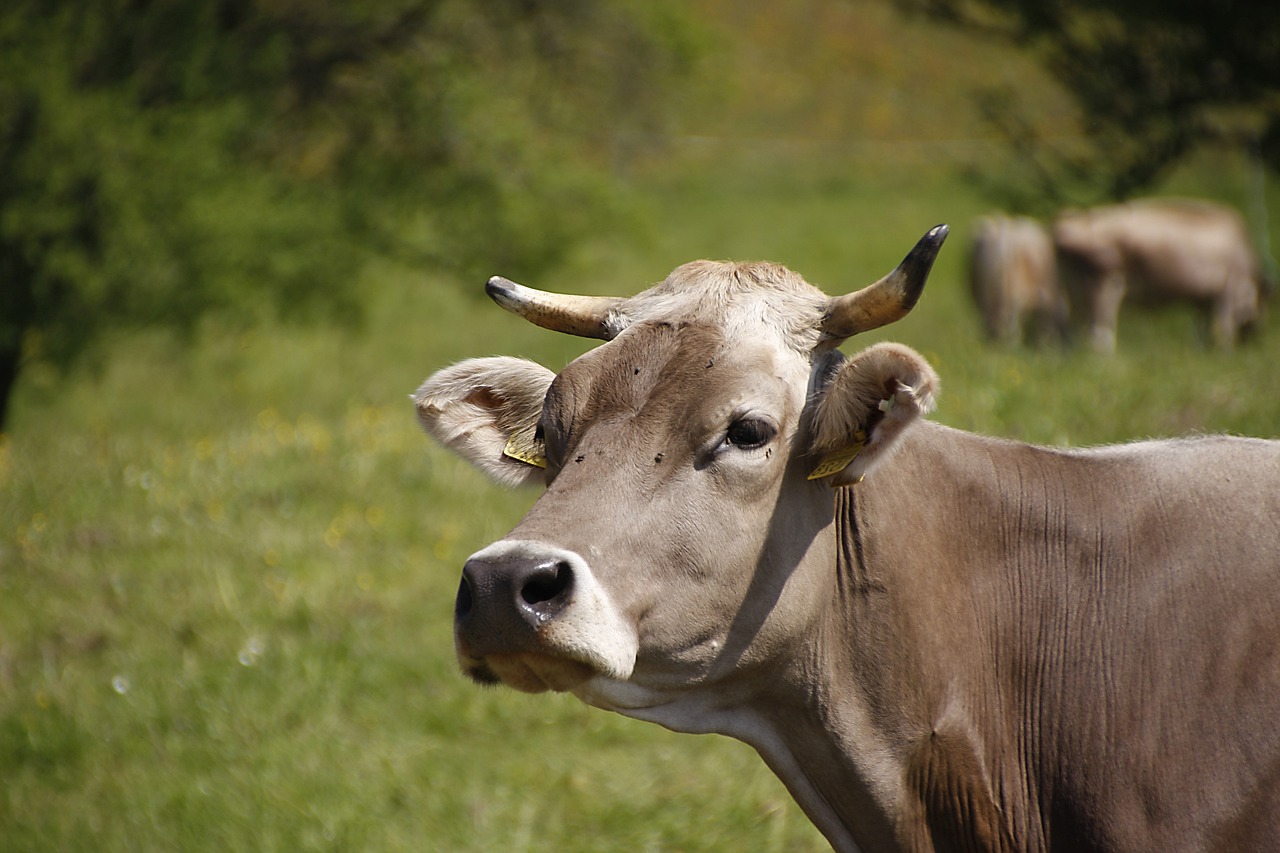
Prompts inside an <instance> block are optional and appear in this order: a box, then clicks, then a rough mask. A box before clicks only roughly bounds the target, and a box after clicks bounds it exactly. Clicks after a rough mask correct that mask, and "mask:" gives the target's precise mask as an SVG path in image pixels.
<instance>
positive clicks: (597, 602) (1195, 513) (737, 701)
mask: <svg viewBox="0 0 1280 853" xmlns="http://www.w3.org/2000/svg"><path fill="white" fill-rule="evenodd" d="M945 233H946V230H945V227H943V226H939V227H938V228H935V229H933V230H932V231H930V232H929V233H928V234H926V235H925V237H924V238H923V239H922V240H921V241H920V243H919V244H918V245H917V246H916V247H915V249H913V250H912V252H911V253H910V254H909V255H908V256H907V258H906V259H905V260H904V261H903V263H902V264H901V265H900V266H899V267H898V268H897V269H896V270H895V271H894V272H892V273H891V274H890V275H888V276H886V277H885V278H884V279H882V280H880V281H879V282H876V283H875V284H872V285H870V286H869V287H866V288H864V289H862V290H859V291H856V292H854V293H852V294H848V295H844V296H837V297H827V296H825V295H824V294H823V293H821V292H820V291H819V290H817V289H816V288H814V287H812V286H811V285H809V284H808V283H806V282H805V281H804V280H803V279H802V278H800V277H799V276H798V275H796V274H794V273H792V272H790V271H789V270H787V269H786V268H784V267H780V266H776V265H772V264H730V263H711V262H706V261H701V262H695V263H691V264H687V265H685V266H682V267H680V268H678V269H676V270H675V271H674V272H672V273H671V275H670V276H669V277H668V278H667V279H666V280H665V281H664V282H662V283H661V284H659V285H657V286H655V287H653V288H651V289H649V290H646V291H644V292H642V293H640V294H638V295H636V296H633V297H631V298H616V299H615V298H604V297H582V296H560V295H556V294H551V293H544V292H541V291H535V290H532V289H529V288H525V287H521V286H520V285H516V284H514V283H512V282H508V281H506V280H504V279H499V278H495V279H492V280H491V281H490V282H489V286H488V290H489V293H490V295H491V296H492V297H493V298H494V299H495V300H496V301H497V302H498V303H499V304H501V305H502V306H503V307H505V308H508V309H510V310H511V311H514V312H515V313H517V314H520V315H522V316H524V317H525V318H526V319H528V320H531V321H532V322H534V323H537V324H539V325H541V326H544V327H547V328H549V329H555V330H559V331H563V332H568V333H571V334H576V335H587V336H592V337H596V338H600V339H602V340H604V341H605V343H603V344H602V345H600V346H598V347H596V348H595V349H593V350H591V351H589V352H587V353H586V354H584V355H582V356H581V357H579V358H578V359H576V360H574V361H573V362H571V363H570V364H569V365H568V366H567V367H565V368H564V370H562V371H561V372H560V373H559V375H556V374H554V373H553V372H552V371H550V370H547V369H546V368H544V367H541V366H539V365H537V364H535V363H533V362H529V361H524V360H520V359H514V358H485V359H473V360H469V361H464V362H461V363H459V364H456V365H454V366H452V367H448V368H445V369H443V370H441V371H440V372H438V373H436V374H435V375H433V376H431V377H430V378H429V379H428V380H427V381H426V382H425V383H424V384H423V385H422V387H421V388H420V389H419V390H418V392H417V394H416V395H415V397H416V405H417V411H418V416H419V418H420V419H421V421H422V423H423V425H424V426H425V427H426V429H427V431H428V432H429V433H430V434H431V435H433V436H434V437H435V438H437V439H438V440H440V441H441V442H442V443H443V444H445V445H446V446H447V447H450V448H452V449H453V450H455V451H457V452H458V453H460V454H461V455H462V456H463V457H465V458H467V459H469V460H471V461H472V462H474V463H475V464H477V465H478V466H479V467H480V468H482V469H483V470H484V471H486V472H488V473H489V474H490V475H492V476H493V477H495V478H497V479H498V480H501V481H503V482H505V483H512V484H514V483H523V482H527V483H536V484H541V485H542V486H543V487H544V489H545V490H544V491H543V492H542V494H541V495H540V496H539V498H538V500H537V501H536V502H535V503H534V505H533V507H532V508H531V509H530V511H529V513H528V514H527V515H526V516H525V517H524V519H523V520H522V521H520V522H519V524H517V525H516V527H515V528H514V529H513V530H512V531H511V532H510V533H509V534H508V535H506V536H505V537H503V538H502V539H500V540H498V541H497V542H494V543H492V544H490V545H488V546H486V547H484V548H482V549H481V550H479V551H478V552H476V553H475V554H474V555H472V556H471V558H470V559H468V560H467V562H466V565H465V566H464V567H463V570H462V582H461V584H460V587H459V590H458V595H457V601H456V607H455V643H456V652H457V655H458V659H459V662H460V664H461V667H462V669H463V670H464V672H465V673H467V674H468V675H469V676H470V677H471V678H473V679H474V680H476V681H478V682H481V683H486V684H494V683H501V684H506V685H508V686H510V687H513V688H515V689H518V690H523V691H530V692H537V691H544V690H556V691H568V692H571V693H573V694H574V695H576V696H577V697H578V698H580V699H581V700H583V701H584V702H587V703H589V704H591V705H594V706H596V707H599V708H604V709H607V710H611V711H616V712H618V713H621V714H625V715H628V716H631V717H636V718H639V719H643V720H649V721H652V722H656V723H659V724H661V725H663V726H666V727H668V728H670V729H674V730H677V731H682V732H695V733H698V732H718V733H721V734H724V735H728V736H730V737H734V738H738V739H740V740H742V741H745V742H746V743H748V744H750V745H751V746H752V747H754V748H755V749H756V750H757V751H758V752H759V754H760V755H761V756H762V757H763V759H764V760H765V761H766V762H767V763H768V765H769V767H770V768H771V769H772V770H773V771H774V772H775V773H776V774H777V775H778V776H779V777H780V778H781V779H782V781H783V782H784V783H785V784H786V786H787V788H788V790H789V791H790V792H791V794H792V795H793V796H794V797H795V799H796V801H797V802H798V803H799V804H800V806H801V808H802V809H803V810H804V811H805V813H806V814H807V815H808V816H809V818H810V819H811V820H812V821H813V822H814V823H815V824H816V825H817V827H818V828H819V830H820V831H821V832H822V833H823V834H824V835H825V836H826V838H827V839H828V840H829V841H830V843H831V845H832V846H833V847H834V848H836V849H837V850H840V851H854V850H862V851H940V850H984V851H991V850H1039V851H1049V850H1054V851H1103V850H1105V851H1152V853H1154V851H1160V853H1168V851H1189V850H1197V851H1200V850H1223V851H1241V850H1261V849H1275V847H1274V845H1275V844H1276V840H1277V839H1280V725H1277V721H1280V442H1274V441H1264V440H1260V439H1247V438H1227V437H1201V438H1194V439H1187V440H1174V441H1148V442H1142V443H1138V444H1131V445H1122V446H1116V447H1105V448H1099V449H1092V450H1061V449H1052V448H1045V447H1036V446H1031V445H1027V444H1022V443H1018V442H1014V441H1008V440H1002V439H995V438H988V437H984V436H981V435H974V434H971V433H967V432H962V431H959V430H956V429H951V428H948V427H945V426H941V425H938V424H935V423H933V422H930V421H928V420H926V419H924V418H923V417H922V416H923V415H924V414H926V413H927V412H928V411H929V410H930V408H931V406H932V405H933V401H934V397H935V395H936V394H937V391H938V379H937V377H936V375H935V373H934V371H933V369H932V368H931V367H930V366H929V364H928V363H926V362H925V360H924V359H923V358H922V357H921V356H920V355H918V354H917V353H916V352H914V351H913V350H911V349H909V348H907V347H905V346H902V345H898V344H893V343H880V344H876V345H874V346H871V347H869V348H868V349H866V350H863V351H862V352H859V353H857V354H856V355H852V356H848V357H846V356H845V355H844V354H842V353H841V352H840V351H839V350H838V349H837V347H838V346H839V344H840V343H841V342H842V341H843V340H845V339H846V338H849V337H851V336H853V335H856V334H858V333H860V332H864V331H867V330H869V329H873V328H876V327H878V326H881V325H884V324H886V323H889V322H893V321H894V320H897V319H899V318H900V317H902V316H904V315H905V314H906V313H907V311H909V310H910V309H911V307H912V306H913V305H914V303H915V301H916V299H917V298H918V296H919V295H920V292H921V288H922V286H923V284H924V280H925V277H926V275H927V273H928V271H929V268H930V265H931V264H932V261H933V258H934V256H935V254H936V252H937V250H938V248H939V246H940V245H941V243H942V240H943V238H944V237H945ZM570 736H571V735H570Z"/></svg>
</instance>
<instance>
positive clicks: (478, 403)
mask: <svg viewBox="0 0 1280 853" xmlns="http://www.w3.org/2000/svg"><path fill="white" fill-rule="evenodd" d="M555 378H556V375H555V374H554V373H552V372H551V371H550V370H547V369H546V368H545V367H543V366H542V365H540V364H536V363H535V362H532V361H527V360H525V359H522V358H505V357H498V358H473V359H470V360H469V361H463V362H460V363H458V364H455V365H453V366H452V367H446V368H445V369H444V370H441V371H438V372H437V373H435V374H433V375H432V376H431V377H430V378H428V379H427V381H426V382H424V383H422V386H421V387H420V388H418V391H417V393H415V394H414V395H413V402H414V403H415V405H416V406H417V409H418V420H419V422H420V423H421V424H422V426H423V428H424V429H426V431H427V432H428V433H430V434H431V437H432V438H434V439H436V440H437V441H439V442H440V443H441V444H443V445H444V446H445V447H447V448H449V449H450V450H452V451H453V452H454V453H457V454H458V455H459V456H461V457H462V458H463V459H466V460H467V461H468V462H470V463H472V464H473V465H475V466H476V467H477V468H479V469H480V470H481V471H483V472H484V473H486V474H488V475H489V476H490V477H492V478H493V479H495V480H497V481H498V482H499V483H503V484H504V485H509V486H518V485H523V484H526V483H541V482H543V481H544V479H545V477H544V474H543V470H542V469H543V468H545V467H546V464H547V463H546V456H545V454H544V452H543V447H542V440H541V437H540V436H539V435H538V433H537V427H538V418H539V417H540V416H541V414H542V403H543V401H544V400H545V399H546V396H547V389H548V388H549V387H550V386H551V380H553V379H555Z"/></svg>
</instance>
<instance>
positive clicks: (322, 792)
mask: <svg viewBox="0 0 1280 853" xmlns="http://www.w3.org/2000/svg"><path fill="white" fill-rule="evenodd" d="M673 156H676V155H673ZM679 156H680V157H682V158H683V161H684V164H683V167H682V168H679V169H675V168H670V167H667V168H664V169H662V170H660V171H655V172H654V174H653V175H651V176H646V175H644V174H641V175H639V176H637V178H636V179H635V183H636V184H637V185H638V186H640V187H642V188H643V189H642V190H640V192H641V198H640V203H641V207H642V212H641V214H640V215H638V216H637V217H636V220H635V222H634V223H633V227H632V228H630V229H629V230H628V231H627V233H623V234H613V235H607V236H604V237H602V238H601V239H599V240H597V241H594V242H592V243H589V244H587V245H585V246H583V247H582V248H581V249H580V250H579V251H577V252H576V253H575V254H574V256H573V258H572V259H571V260H570V262H569V263H568V264H567V265H566V266H565V268H564V269H563V270H562V271H561V273H560V274H559V276H558V277H557V278H556V280H552V281H530V282H527V283H528V284H531V285H534V286H539V287H544V288H548V289H558V290H564V291H573V292H586V293H618V294H626V293H631V292H634V291H636V290H639V289H640V288H642V287H643V286H645V285H647V284H648V283H650V282H653V281H655V280H658V279H660V278H662V277H663V276H665V275H666V273H667V272H668V271H669V270H670V269H671V268H672V267H674V266H675V265H677V264H678V263H681V262H683V261H687V260H690V259H693V258H696V257H728V258H736V259H757V258H764V259H770V260H775V261H779V262H782V263H786V264H787V265H788V266H791V267H792V268H793V269H795V270H797V271H798V272H800V273H802V274H803V275H805V276H806V277H807V278H809V280H810V281H813V282H814V283H817V284H819V285H821V286H822V287H824V289H826V290H827V291H828V292H832V293H835V292H844V291H847V290H851V289H854V288H856V287H860V286H862V285H864V284H866V283H869V282H870V281H872V280H874V279H875V278H878V277H879V276H880V275H882V274H883V273H884V272H887V271H888V270H889V269H891V268H892V266H893V265H894V264H895V263H897V261H898V260H899V259H900V258H901V257H902V255H903V254H904V253H905V252H906V250H907V249H909V248H910V246H911V245H912V244H913V242H914V241H915V240H916V239H917V238H918V237H919V236H920V235H921V234H922V233H924V231H925V230H927V229H928V228H929V227H930V226H932V225H934V224H936V223H938V222H948V223H950V224H951V226H952V229H953V233H952V236H951V238H950V240H949V242H948V244H947V245H946V246H945V247H944V249H943V253H942V256H941V258H940V259H939V261H938V264H937V266H936V268H935V270H934V273H933V276H932V279H931V281H930V284H929V286H928V288H927V289H926V291H925V296H924V298H923V300H922V301H921V303H920V305H919V307H918V308H917V309H916V311H915V312H914V313H913V314H912V315H911V316H910V317H908V318H907V319H906V320H904V321H903V322H901V323H899V324H897V325H895V326H893V327H890V328H888V329H885V330H881V331H879V332H876V333H874V334H872V335H867V336H865V338H858V339H855V340H853V341H850V342H848V343H847V344H846V346H845V349H846V350H847V351H853V350H856V349H858V348H861V347H862V346H865V345H866V344H867V343H868V342H870V341H874V340H880V339H886V338H891V339H894V340H898V341H902V342H903V343H906V344H908V345H911V346H913V347H915V348H917V349H919V350H920V351H921V352H922V353H924V354H925V355H926V356H927V357H928V358H929V359H930V360H931V361H932V363H933V364H934V366H935V367H936V368H937V370H938V371H939V373H940V374H941V376H942V382H943V393H942V397H941V400H940V406H939V409H938V411H937V413H936V415H935V417H936V419H937V420H939V421H942V422H945V423H949V424H952V425H954V426H957V427H961V428H964V429H972V430H977V431H983V432H989V433H995V434H1001V435H1008V436H1014V437H1018V438H1023V439H1027V440H1031V441H1037V442H1044V443H1051V444H1072V445H1081V444H1094V443H1100V442H1108V441H1118V440H1127V439H1134V438H1143V437H1148V436H1167V435H1176V434H1180V433H1185V432H1195V431H1209V432H1217V431H1223V432H1237V433H1246V434H1253V435H1264V436H1277V435H1280V378H1278V377H1277V372H1276V369H1275V365H1277V364H1278V363H1280V328H1276V323H1275V322H1272V323H1271V326H1270V328H1267V329H1265V330H1264V331H1263V333H1262V334H1261V336H1260V337H1259V338H1258V339H1257V340H1254V341H1251V342H1249V343H1248V344H1246V345H1245V346H1243V347H1241V348H1239V349H1237V350H1236V351H1234V352H1230V353H1225V352H1219V351H1216V350H1214V349H1212V348H1211V347H1209V346H1207V344H1206V343H1205V341H1204V340H1203V336H1202V335H1201V333H1200V331H1199V330H1198V327H1197V323H1196V318H1195V317H1194V315H1193V314H1192V313H1190V312H1188V311H1182V310H1169V311H1164V312H1161V313H1158V314H1146V315H1144V314H1136V313H1131V312H1130V313H1126V314H1125V315H1124V317H1123V318H1122V322H1121V329H1120V347H1119V352H1118V353H1117V354H1116V355H1115V356H1114V357H1111V358H1102V357H1098V356H1094V355H1092V354H1090V353H1088V352H1086V351H1083V350H1080V349H1065V350H1064V349H1060V348H1048V349H1024V348H999V347H993V346H991V345H989V344H987V343H986V342H985V341H983V340H982V338H981V335H980V330H979V326H978V322H977V318H976V316H975V315H974V313H973V310H972V308H971V306H970V303H969V301H968V297H967V288H966V284H965V279H964V269H965V263H966V261H967V252H966V240H967V236H968V235H967V228H968V223H969V222H970V221H971V219H972V218H973V216H975V215H976V214H977V213H979V212H982V211H984V210H986V209H987V205H986V202H984V201H983V200H982V199H981V198H979V197H978V196H977V195H976V193H975V192H974V191H973V190H972V188H970V187H969V186H968V185H967V184H965V183H963V182H962V181H960V180H959V179H957V178H956V177H955V176H954V175H953V174H952V173H951V172H950V171H949V170H948V169H947V168H946V167H945V165H943V164H938V163H934V162H932V161H927V162H926V161H924V160H918V159H916V158H915V155H912V154H911V153H910V152H906V153H904V152H902V151H898V152H896V153H895V152H892V151H889V150H887V149H886V150H876V151H871V152H865V151H864V152H860V153H857V154H849V153H847V152H846V153H842V154H839V155H838V156H837V155H836V154H834V153H832V152H831V151H829V150H827V149H820V150H817V151H809V150H806V151H801V152H796V151H791V152H783V153H779V152H777V151H772V150H771V151H769V152H767V155H765V154H761V153H760V151H759V150H757V149H751V150H746V149H743V150H736V149H735V150H732V151H724V150H702V149H696V150H693V149H690V150H684V151H682V152H679ZM766 157H767V160H766ZM1247 179H1248V171H1247V169H1246V168H1245V167H1244V166H1242V165H1241V164H1239V163H1235V162H1233V161H1229V160H1228V161H1222V162H1219V161H1205V162H1201V163H1198V164H1195V165H1194V166H1192V167H1191V168H1189V169H1188V170H1186V171H1184V172H1183V173H1180V174H1179V175H1177V176H1175V177H1174V178H1173V179H1172V181H1171V183H1170V186H1169V189H1170V190H1171V191H1179V192H1188V193H1195V194H1205V195H1213V196H1217V197H1222V198H1226V199H1227V200H1233V201H1237V202H1239V196H1240V194H1241V192H1242V190H1241V187H1242V186H1245V184H1246V182H1247ZM1267 191H1268V193H1269V200H1270V207H1271V209H1272V210H1275V209H1277V202H1280V188H1278V187H1277V186H1276V182H1275V181H1274V180H1273V181H1272V182H1271V183H1270V184H1269V185H1268V187H1267ZM1270 229H1271V234H1270V236H1271V242H1272V245H1280V223H1277V222H1272V224H1271V226H1270ZM494 272H495V273H502V272H503V271H502V270H494ZM481 284H482V283H481V282H456V281H452V280H449V279H445V278H441V277H437V276H435V275H433V273H432V272H431V271H430V270H411V269H404V268H395V267H387V268H382V269H377V270H371V271H370V272H369V273H368V282H367V293H368V313H367V316H366V317H365V318H364V320H363V321H362V322H360V323H358V324H354V325H348V326H340V327H339V326H319V327H314V326H313V327H305V328H299V327H293V326H281V325H275V324H270V323H267V324H263V325H261V326H254V327H235V328H229V327H226V326H222V325H218V324H216V323H210V324H209V325H207V326H206V327H205V328H204V329H203V330H202V331H201V333H200V334H199V335H198V336H197V338H196V339H195V340H193V341H189V342H184V343H179V342H175V341H173V340H171V339H168V338H163V337H159V336H150V335H134V336H129V337H122V338H120V339H119V340H117V341H115V342H113V343H112V345H111V346H110V348H109V349H108V350H107V356H109V357H106V358H104V359H103V360H102V361H101V362H100V363H99V364H97V365H92V366H89V367H86V368H85V369H83V370H81V371H78V372H77V373H75V374H73V375H72V376H70V377H68V378H65V379H59V378H57V377H53V376H49V375H45V374H40V373H35V374H31V375H29V376H27V377H26V378H25V379H24V382H23V384H22V386H21V387H20V390H19V394H18V397H17V399H16V400H15V404H14V419H13V423H12V428H11V430H10V431H9V433H8V434H7V435H6V436H5V437H4V438H3V442H2V443H0V778H2V779H3V783H2V785H0V848H2V849H4V850H11V851H19V850H32V851H36V850H66V851H72V850H94V851H125V850H205V849H218V850H263V851H269V850H281V851H284V850H288V851H304V850H424V849H425V850H433V851H434V850H439V851H495V850H503V851H522V850H524V851H551V850H555V851H596V850H638V851H640V850H654V851H658V850H664V851H665V850H680V851H712V850H739V849H750V850H761V851H778V850H792V851H801V850H823V849H827V848H826V845H825V843H824V842H823V840H822V839H821V837H820V836H819V835H818V834H817V833H816V831H814V830H813V829H812V828H811V827H810V826H809V825H808V823H807V821H806V820H805V819H804V817H803V815H801V814H800V812H799V811H798V809H797V808H796V807H795V806H794V805H793V804H792V803H791V801H790V799H789V797H788V796H787V794H786V792H785V791H784V790H783V788H782V787H781V785H780V784H779V783H778V782H777V781H776V780H774V778H773V777H772V776H771V775H770V774H769V773H768V771H767V770H766V769H765V767H764V765H763V763H762V762H760V761H759V760H758V759H757V758H756V756H755V755H754V754H753V753H752V752H751V750H750V749H748V748H747V747H745V746H743V745H741V744H738V743H735V742H732V741H730V740H728V739H725V738H719V737H711V736H705V737H694V736H687V735H677V734H673V733H670V732H667V731H664V730H662V729H660V728H658V727H656V726H652V725H646V724H642V723H638V722H634V721H629V720H626V719H623V718H621V717H617V716H614V715H610V714H606V713H603V712H599V711H595V710H591V709H588V708H587V707H585V706H583V705H581V704H580V703H578V702H577V701H576V700H573V699H571V698H567V697H563V696H547V695H543V696H536V697H530V696H525V695H521V694H517V693H514V692H512V691H509V690H486V689H480V688H478V687H476V686H475V685H473V684H471V683H469V682H467V681H466V680H465V679H463V678H462V677H461V676H460V675H459V673H458V672H457V670H456V666H455V664H454V661H453V644H452V638H451V619H452V607H453V597H454V593H455V591H456V588H457V583H458V573H459V570H460V567H461V565H462V563H463V561H464V560H465V559H466V556H467V555H468V554H470V553H471V552H472V551H474V550H476V549H477V548H479V547H481V546H483V545H484V544H487V543H488V542H489V541H491V540H492V539H494V538H496V537H498V536H500V535H502V534H503V533H504V532H505V531H506V530H507V529H508V528H509V527H510V526H511V525H512V524H513V523H514V522H515V521H516V520H517V519H518V518H519V516H520V515H521V513H522V512H523V511H524V509H525V508H527V506H528V505H529V504H530V503H531V502H532V501H533V500H534V498H535V497H536V494H535V493H534V492H532V491H517V492H507V491H503V490H501V489H499V488H498V487H496V486H494V485H491V484H489V483H488V482H487V481H486V480H484V479H483V478H482V477H481V476H480V475H479V474H478V473H476V472H474V471H472V470H471V469H470V468H468V467H467V466H466V465H465V464H464V463H462V462H460V461H458V460H456V459H454V458H453V457H451V456H449V455H447V454H446V453H444V452H443V451H441V450H440V449H439V448H437V447H435V446H433V445H432V444H430V443H428V441H427V439H426V438H425V436H423V435H422V434H421V432H420V431H419V429H418V427H417V425H416V422H415V419H414V415H413V408H412V405H411V404H410V402H409V394H410V393H411V392H412V391H413V390H414V389H415V388H416V387H417V385H418V383H419V382H421V380H422V379H423V378H424V377H425V376H426V375H427V374H428V373H430V372H431V371H432V370H434V369H436V368H439V367H441V366H443V365H445V364H448V363H450V362H452V361H456V360H458V359H462V358H465V357H469V356H475V355H486V354H495V353H502V354H518V355H524V356H528V357H532V358H536V359H538V360H540V361H542V362H543V363H544V364H547V365H548V366H551V367H553V368H559V367H561V366H563V365H564V364H565V363H567V362H568V361H569V360H570V359H572V358H573V357H575V356H576V355H577V354H578V353H580V352H582V351H584V350H585V349H586V348H587V347H588V346H590V344H589V343H588V342H585V341H579V340H576V339H571V338H567V337H564V336H558V335H553V334H551V333H549V332H545V331H543V330H540V329H537V328H534V327H532V326H529V325H527V324H525V323H523V322H521V321H520V320H518V319H516V318H514V317H512V316H510V315H508V314H506V313H504V312H502V311H501V310H500V309H498V308H496V307H495V306H494V305H492V304H491V303H489V302H488V300H486V299H484V297H483V295H482V291H481ZM1273 320H1274V318H1273Z"/></svg>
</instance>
